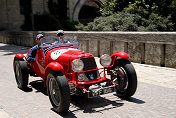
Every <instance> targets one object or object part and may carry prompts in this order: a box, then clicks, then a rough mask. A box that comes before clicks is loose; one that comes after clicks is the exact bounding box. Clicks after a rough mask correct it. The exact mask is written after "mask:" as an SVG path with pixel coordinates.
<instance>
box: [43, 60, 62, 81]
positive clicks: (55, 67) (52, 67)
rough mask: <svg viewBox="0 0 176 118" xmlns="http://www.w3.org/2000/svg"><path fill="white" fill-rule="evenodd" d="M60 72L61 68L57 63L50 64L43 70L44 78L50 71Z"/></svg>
mask: <svg viewBox="0 0 176 118" xmlns="http://www.w3.org/2000/svg"><path fill="white" fill-rule="evenodd" d="M51 70H54V71H62V72H63V67H62V65H61V64H59V63H58V62H51V63H49V64H48V65H47V66H46V69H45V78H46V77H47V75H48V73H49V72H50V71H51Z"/></svg>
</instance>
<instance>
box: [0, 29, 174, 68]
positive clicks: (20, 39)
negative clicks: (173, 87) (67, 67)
mask: <svg viewBox="0 0 176 118" xmlns="http://www.w3.org/2000/svg"><path fill="white" fill-rule="evenodd" d="M37 33H43V34H44V35H46V36H47V35H53V36H54V35H55V34H56V32H0V42H1V43H8V44H15V45H23V46H33V45H34V44H35V41H34V39H35V36H36V34H37ZM65 34H67V35H73V34H78V40H79V47H80V49H81V50H84V51H86V52H90V53H92V54H94V56H98V57H99V56H101V55H102V54H104V53H107V54H112V53H114V52H117V51H123V52H126V53H128V54H129V56H130V60H131V61H133V62H137V63H145V64H151V65H157V66H166V67H171V68H176V53H175V52H176V32H69V31H67V32H65Z"/></svg>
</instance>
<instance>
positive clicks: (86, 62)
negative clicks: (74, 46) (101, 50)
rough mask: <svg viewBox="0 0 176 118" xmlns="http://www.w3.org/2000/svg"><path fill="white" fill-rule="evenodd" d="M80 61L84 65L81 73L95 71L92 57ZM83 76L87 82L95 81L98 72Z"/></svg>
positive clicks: (87, 73) (95, 67) (86, 73)
mask: <svg viewBox="0 0 176 118" xmlns="http://www.w3.org/2000/svg"><path fill="white" fill-rule="evenodd" d="M81 60H82V61H83V63H84V68H83V71H86V70H92V69H97V66H96V62H95V59H94V57H90V58H82V59H81ZM85 75H86V77H87V78H88V79H89V80H93V79H97V78H98V71H97V70H94V71H89V72H85Z"/></svg>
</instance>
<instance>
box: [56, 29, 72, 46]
mask: <svg viewBox="0 0 176 118" xmlns="http://www.w3.org/2000/svg"><path fill="white" fill-rule="evenodd" d="M56 37H57V38H58V42H57V43H62V44H63V43H70V42H69V41H64V31H63V30H58V31H57V34H56ZM55 44H56V43H55Z"/></svg>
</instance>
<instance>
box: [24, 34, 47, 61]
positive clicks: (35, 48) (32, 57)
mask: <svg viewBox="0 0 176 118" xmlns="http://www.w3.org/2000/svg"><path fill="white" fill-rule="evenodd" d="M43 37H44V36H43V34H38V35H37V36H36V39H35V41H36V43H37V45H35V46H33V47H32V48H31V49H30V52H29V54H28V57H27V61H28V62H29V63H33V62H34V61H35V56H36V54H37V51H38V50H39V47H40V45H41V41H40V39H42V38H43Z"/></svg>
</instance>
